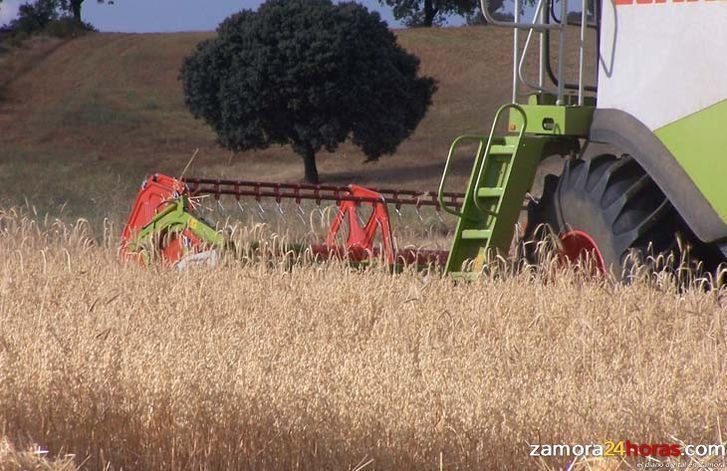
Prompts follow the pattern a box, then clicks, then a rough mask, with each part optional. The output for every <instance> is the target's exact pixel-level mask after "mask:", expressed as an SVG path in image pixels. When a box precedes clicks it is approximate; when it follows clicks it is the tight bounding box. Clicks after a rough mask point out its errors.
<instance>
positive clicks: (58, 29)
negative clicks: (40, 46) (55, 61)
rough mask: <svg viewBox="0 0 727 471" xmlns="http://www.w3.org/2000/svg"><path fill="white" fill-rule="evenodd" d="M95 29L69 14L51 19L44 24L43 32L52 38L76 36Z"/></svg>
mask: <svg viewBox="0 0 727 471" xmlns="http://www.w3.org/2000/svg"><path fill="white" fill-rule="evenodd" d="M90 31H96V28H94V27H93V25H91V24H90V23H84V22H79V21H77V20H75V19H74V18H72V17H70V16H65V17H63V18H59V19H57V20H52V21H51V22H50V23H48V25H46V27H45V29H44V32H45V33H46V34H48V35H49V36H53V37H54V38H76V37H79V36H83V35H84V34H86V33H88V32H90Z"/></svg>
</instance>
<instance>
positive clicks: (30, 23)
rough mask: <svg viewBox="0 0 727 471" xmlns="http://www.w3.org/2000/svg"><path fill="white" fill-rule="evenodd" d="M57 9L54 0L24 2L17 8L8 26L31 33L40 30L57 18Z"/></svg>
mask: <svg viewBox="0 0 727 471" xmlns="http://www.w3.org/2000/svg"><path fill="white" fill-rule="evenodd" d="M57 10H58V2H57V1H56V0H35V1H34V2H30V3H24V4H22V5H20V7H19V8H18V16H17V18H15V19H14V20H13V21H11V22H10V27H11V28H12V29H14V30H16V31H24V32H26V33H31V34H32V33H35V32H38V31H42V30H43V29H44V28H45V27H46V26H48V24H49V23H50V22H51V21H53V20H57V19H58V11H57Z"/></svg>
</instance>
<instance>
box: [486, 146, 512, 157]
mask: <svg viewBox="0 0 727 471" xmlns="http://www.w3.org/2000/svg"><path fill="white" fill-rule="evenodd" d="M513 152H515V146H514V145H502V146H499V145H492V146H490V155H495V154H497V155H508V154H509V155H512V153H513Z"/></svg>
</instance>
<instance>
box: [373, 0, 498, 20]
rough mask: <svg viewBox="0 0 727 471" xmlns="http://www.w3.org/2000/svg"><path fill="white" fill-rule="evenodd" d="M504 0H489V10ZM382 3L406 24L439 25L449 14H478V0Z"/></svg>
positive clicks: (387, 0)
mask: <svg viewBox="0 0 727 471" xmlns="http://www.w3.org/2000/svg"><path fill="white" fill-rule="evenodd" d="M503 2H504V0H490V11H496V10H498V9H499V8H500V7H502V4H503ZM379 3H380V4H382V5H388V6H390V7H392V9H393V13H394V18H396V19H397V20H400V21H402V22H403V23H404V24H405V25H406V26H409V27H416V26H424V27H431V26H440V25H443V24H444V23H445V21H446V17H447V16H450V15H460V16H464V17H465V18H468V19H474V18H477V16H478V15H479V16H480V17H481V16H482V15H481V14H480V13H479V8H480V1H479V0H379Z"/></svg>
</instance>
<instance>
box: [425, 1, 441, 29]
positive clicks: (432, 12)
mask: <svg viewBox="0 0 727 471" xmlns="http://www.w3.org/2000/svg"><path fill="white" fill-rule="evenodd" d="M438 12H439V9H438V8H437V7H435V6H434V0H424V26H425V27H427V28H431V27H432V25H433V24H434V17H435V16H437V13H438Z"/></svg>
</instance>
